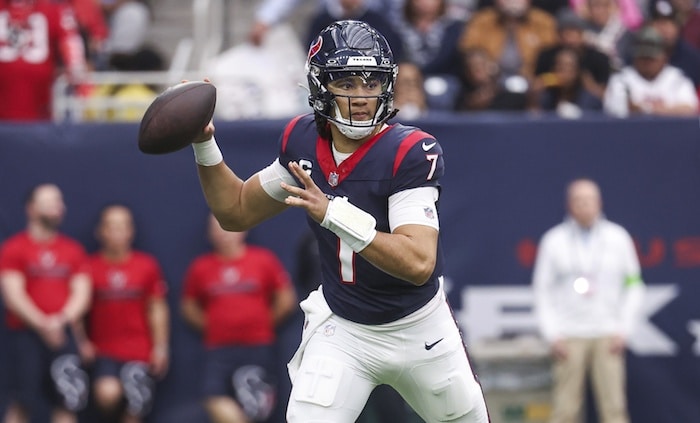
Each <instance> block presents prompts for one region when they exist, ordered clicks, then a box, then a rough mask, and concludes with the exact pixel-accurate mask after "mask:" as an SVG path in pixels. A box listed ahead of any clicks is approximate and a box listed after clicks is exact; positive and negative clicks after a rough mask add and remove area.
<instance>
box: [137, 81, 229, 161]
mask: <svg viewBox="0 0 700 423" xmlns="http://www.w3.org/2000/svg"><path fill="white" fill-rule="evenodd" d="M215 107H216V87H214V85H212V84H210V83H208V82H202V81H190V82H183V83H180V84H177V85H174V86H172V87H169V88H168V89H166V90H165V91H163V92H162V93H161V94H159V95H158V96H157V97H156V98H155V100H153V103H151V105H150V106H148V109H146V112H145V113H144V114H143V117H142V118H141V126H140V127H139V140H138V144H139V150H141V151H142V152H143V153H146V154H165V153H171V152H173V151H177V150H180V149H182V148H185V147H187V146H188V145H190V144H191V143H192V140H194V138H195V137H196V136H197V135H198V134H199V133H200V132H201V131H202V129H204V128H205V127H206V126H207V124H208V123H209V121H211V118H212V116H213V115H214V108H215Z"/></svg>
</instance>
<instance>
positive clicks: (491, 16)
mask: <svg viewBox="0 0 700 423" xmlns="http://www.w3.org/2000/svg"><path fill="white" fill-rule="evenodd" d="M556 40H557V32H556V22H555V20H554V18H553V17H552V16H551V15H550V14H549V13H547V12H544V11H542V10H539V9H537V8H534V7H531V5H530V0H496V2H495V6H494V7H488V8H485V9H482V10H480V11H477V12H476V13H475V14H474V15H473V16H472V18H471V20H470V21H469V22H468V23H467V29H466V31H465V32H464V34H463V35H462V39H461V40H460V49H461V51H462V52H463V53H465V52H467V50H468V49H471V48H482V49H484V50H485V51H486V52H487V53H488V54H489V55H490V56H491V58H492V59H493V60H494V61H495V62H496V63H497V64H498V66H499V68H500V72H501V78H503V79H519V80H520V82H517V84H518V85H527V84H529V83H530V82H531V81H532V78H533V76H534V73H535V61H536V59H537V54H538V53H539V51H540V50H541V49H543V48H547V47H550V46H552V45H553V44H554V43H556Z"/></svg>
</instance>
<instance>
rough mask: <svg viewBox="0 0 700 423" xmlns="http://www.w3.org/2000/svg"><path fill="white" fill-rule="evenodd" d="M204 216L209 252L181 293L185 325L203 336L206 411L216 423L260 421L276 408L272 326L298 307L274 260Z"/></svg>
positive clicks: (285, 276)
mask: <svg viewBox="0 0 700 423" xmlns="http://www.w3.org/2000/svg"><path fill="white" fill-rule="evenodd" d="M245 237H246V233H245V232H227V231H225V230H224V229H222V228H221V226H219V223H218V222H217V221H216V219H215V218H214V217H213V216H210V217H209V239H210V241H211V244H212V246H213V252H211V253H207V254H204V255H202V256H200V257H198V258H196V259H195V260H194V262H193V263H192V264H191V265H190V267H189V269H188V270H187V274H186V277H185V284H184V291H183V294H182V303H181V306H182V313H183V316H184V318H185V320H186V321H187V322H188V323H189V324H190V325H192V326H193V327H194V328H195V329H197V330H200V331H202V332H203V335H204V345H205V347H206V359H205V360H206V361H205V368H204V373H203V375H202V377H203V385H204V396H205V398H206V399H205V406H206V409H207V412H208V413H209V416H210V418H211V419H212V421H215V422H219V423H224V422H226V423H229V422H230V423H233V422H247V421H265V420H266V419H267V418H268V417H269V415H270V413H271V412H272V410H273V407H274V405H275V394H276V388H275V385H274V381H273V379H272V377H273V375H274V371H275V365H274V364H275V360H276V358H275V356H274V349H273V345H274V341H275V330H274V328H275V326H276V325H278V324H279V323H280V322H282V321H283V320H284V319H286V318H287V317H288V316H289V315H290V314H291V313H292V312H293V311H294V310H295V307H296V302H297V300H296V293H295V291H294V287H293V285H292V283H291V281H290V278H289V275H288V274H287V272H286V270H285V269H284V267H283V266H282V264H281V263H280V261H279V259H278V258H277V257H276V256H275V255H274V254H273V253H272V252H271V251H268V250H266V249H263V248H260V247H254V246H251V245H247V244H246V242H245Z"/></svg>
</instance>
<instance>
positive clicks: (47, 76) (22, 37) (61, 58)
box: [0, 0, 86, 121]
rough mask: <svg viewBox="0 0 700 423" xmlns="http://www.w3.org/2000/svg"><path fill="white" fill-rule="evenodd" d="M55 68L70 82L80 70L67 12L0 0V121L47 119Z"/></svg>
mask: <svg viewBox="0 0 700 423" xmlns="http://www.w3.org/2000/svg"><path fill="white" fill-rule="evenodd" d="M59 68H62V69H64V70H65V72H66V74H67V76H68V77H69V79H70V80H72V81H77V80H78V79H79V77H80V75H81V74H82V73H83V72H85V69H86V58H85V47H84V44H83V41H82V39H81V38H80V34H79V32H78V25H77V22H76V19H75V16H74V14H73V11H72V9H71V8H70V7H68V6H67V5H65V4H61V3H56V2H50V1H46V0H0V98H2V99H3V101H2V102H0V120H15V121H17V120H21V121H27V120H47V119H50V118H51V106H52V96H51V93H52V86H53V83H54V80H55V78H56V76H57V74H58V73H59Z"/></svg>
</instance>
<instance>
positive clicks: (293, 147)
mask: <svg viewBox="0 0 700 423" xmlns="http://www.w3.org/2000/svg"><path fill="white" fill-rule="evenodd" d="M317 137H318V133H317V132H316V123H315V121H314V117H313V115H310V114H306V115H300V116H297V117H295V118H293V119H292V120H290V121H289V123H288V124H287V126H286V127H285V128H284V131H283V132H282V135H281V136H280V140H279V156H278V157H279V163H280V164H281V165H282V167H284V168H285V169H288V166H289V162H290V161H297V160H299V162H300V165H301V166H302V168H304V166H305V165H304V159H305V158H306V159H311V158H312V157H313V156H314V154H313V151H314V149H315V146H316V138H317ZM304 156H307V157H304Z"/></svg>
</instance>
